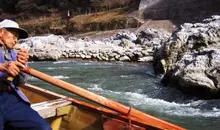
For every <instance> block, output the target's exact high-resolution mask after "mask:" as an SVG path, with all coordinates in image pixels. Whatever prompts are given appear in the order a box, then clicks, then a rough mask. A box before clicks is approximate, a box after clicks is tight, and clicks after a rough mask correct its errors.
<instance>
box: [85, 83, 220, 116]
mask: <svg viewBox="0 0 220 130" xmlns="http://www.w3.org/2000/svg"><path fill="white" fill-rule="evenodd" d="M88 90H91V91H94V92H98V93H99V94H102V95H107V96H108V97H117V99H116V100H120V101H121V100H124V101H126V102H129V104H131V105H133V106H135V107H136V108H139V109H142V110H151V111H152V110H155V111H157V112H160V113H164V114H167V115H174V116H184V117H195V116H196V117H219V116H220V109H219V108H216V107H212V108H211V109H201V108H200V107H199V106H200V104H201V103H202V102H203V101H202V100H198V101H191V102H190V103H177V102H168V101H165V100H163V99H155V98H150V97H148V96H147V95H145V94H140V93H136V92H117V91H112V90H106V89H103V88H101V87H100V85H98V84H95V85H93V86H92V87H90V88H88Z"/></svg>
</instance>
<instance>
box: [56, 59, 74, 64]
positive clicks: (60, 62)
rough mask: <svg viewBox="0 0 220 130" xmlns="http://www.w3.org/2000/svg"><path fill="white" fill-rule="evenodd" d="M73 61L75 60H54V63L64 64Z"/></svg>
mask: <svg viewBox="0 0 220 130" xmlns="http://www.w3.org/2000/svg"><path fill="white" fill-rule="evenodd" d="M71 62H74V61H70V60H69V61H55V62H53V64H63V63H71Z"/></svg>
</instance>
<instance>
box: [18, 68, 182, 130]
mask: <svg viewBox="0 0 220 130" xmlns="http://www.w3.org/2000/svg"><path fill="white" fill-rule="evenodd" d="M22 71H23V72H25V73H27V74H29V75H32V76H34V77H36V78H39V79H41V80H43V81H46V82H48V83H50V84H53V85H55V86H58V87H60V88H62V89H65V90H67V91H69V92H71V93H74V94H77V95H79V96H81V97H84V98H86V99H88V100H90V101H93V102H96V103H98V104H101V105H103V106H105V107H108V108H110V109H112V110H114V111H117V112H119V113H121V114H124V115H129V116H132V117H135V118H137V119H139V120H140V121H141V122H144V123H145V124H147V125H149V126H153V127H156V128H159V129H167V130H185V129H184V128H182V127H179V126H177V125H174V124H171V123H169V122H166V121H163V120H161V119H158V118H155V117H153V116H150V115H147V114H146V113H143V112H141V111H138V110H136V109H134V108H132V109H131V108H130V107H127V106H125V105H122V104H120V103H118V102H116V101H113V100H110V99H107V98H105V97H102V96H100V95H98V94H95V93H92V92H90V91H87V90H85V89H82V88H80V87H78V86H75V85H72V84H70V83H67V82H64V81H62V80H60V79H55V78H53V77H51V76H49V75H47V74H45V73H42V72H40V71H37V70H35V69H32V68H29V67H25V68H23V69H22Z"/></svg>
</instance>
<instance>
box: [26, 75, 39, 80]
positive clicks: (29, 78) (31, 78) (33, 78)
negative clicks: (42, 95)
mask: <svg viewBox="0 0 220 130" xmlns="http://www.w3.org/2000/svg"><path fill="white" fill-rule="evenodd" d="M28 80H31V81H36V80H39V79H37V78H35V77H33V76H29V77H28Z"/></svg>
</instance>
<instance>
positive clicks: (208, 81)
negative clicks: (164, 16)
mask: <svg viewBox="0 0 220 130" xmlns="http://www.w3.org/2000/svg"><path fill="white" fill-rule="evenodd" d="M153 65H154V70H155V72H156V73H157V74H165V75H164V77H163V79H162V82H163V83H164V84H165V85H169V86H173V87H176V88H178V89H179V90H181V91H183V92H186V93H189V94H191V95H196V96H198V97H201V98H219V97H220V93H219V92H220V86H219V80H220V78H219V75H220V71H219V70H220V16H213V17H212V18H210V19H205V20H204V21H203V22H202V23H195V24H190V23H186V24H183V25H182V26H181V29H180V30H179V31H177V32H175V33H173V35H172V37H171V38H170V39H169V40H168V41H167V42H165V43H164V44H163V46H162V47H161V48H160V49H158V50H157V51H155V53H154V63H153Z"/></svg>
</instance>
